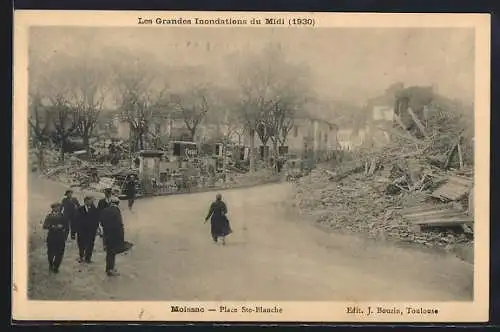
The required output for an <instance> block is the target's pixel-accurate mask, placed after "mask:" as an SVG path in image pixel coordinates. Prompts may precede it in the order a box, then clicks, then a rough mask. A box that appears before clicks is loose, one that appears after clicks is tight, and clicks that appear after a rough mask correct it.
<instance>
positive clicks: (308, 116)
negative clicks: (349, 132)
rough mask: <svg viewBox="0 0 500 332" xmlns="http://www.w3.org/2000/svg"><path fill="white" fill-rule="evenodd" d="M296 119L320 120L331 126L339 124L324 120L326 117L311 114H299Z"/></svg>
mask: <svg viewBox="0 0 500 332" xmlns="http://www.w3.org/2000/svg"><path fill="white" fill-rule="evenodd" d="M295 119H296V120H311V121H318V122H323V123H326V124H328V125H330V126H334V127H335V128H338V126H337V125H336V124H334V123H331V122H329V121H327V120H324V119H321V118H318V117H314V116H310V115H298V116H296V117H295Z"/></svg>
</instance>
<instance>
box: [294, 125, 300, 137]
mask: <svg viewBox="0 0 500 332" xmlns="http://www.w3.org/2000/svg"><path fill="white" fill-rule="evenodd" d="M297 136H299V127H297V126H293V137H297Z"/></svg>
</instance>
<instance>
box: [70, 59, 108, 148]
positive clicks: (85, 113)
mask: <svg viewBox="0 0 500 332" xmlns="http://www.w3.org/2000/svg"><path fill="white" fill-rule="evenodd" d="M89 60H90V61H91V59H88V58H85V59H82V60H81V61H80V62H79V63H78V64H76V66H75V67H74V68H73V73H72V84H71V104H72V107H73V108H74V109H75V111H76V117H77V127H76V132H77V134H78V135H79V136H80V137H81V138H82V140H83V145H84V147H85V149H87V154H90V144H89V142H90V139H91V137H92V136H93V134H94V130H95V128H96V126H97V123H98V120H99V116H100V114H101V112H102V110H103V107H104V101H105V98H106V92H107V89H106V87H107V79H108V77H107V76H106V71H105V70H104V68H103V66H101V65H99V61H98V60H97V59H94V61H92V62H93V63H92V65H90V63H89V62H90V61H89Z"/></svg>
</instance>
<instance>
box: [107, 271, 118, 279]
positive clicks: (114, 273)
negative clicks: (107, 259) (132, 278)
mask: <svg viewBox="0 0 500 332" xmlns="http://www.w3.org/2000/svg"><path fill="white" fill-rule="evenodd" d="M106 274H107V275H108V277H117V276H119V275H120V273H118V272H117V271H116V270H111V271H107V272H106Z"/></svg>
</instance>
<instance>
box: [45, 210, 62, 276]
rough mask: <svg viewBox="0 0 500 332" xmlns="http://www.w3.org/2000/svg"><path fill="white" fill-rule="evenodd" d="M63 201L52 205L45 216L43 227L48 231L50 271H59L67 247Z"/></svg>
mask: <svg viewBox="0 0 500 332" xmlns="http://www.w3.org/2000/svg"><path fill="white" fill-rule="evenodd" d="M61 207H62V204H61V203H53V204H51V205H50V208H51V212H50V213H49V214H48V215H47V216H46V217H45V220H44V223H43V229H45V230H48V233H47V258H48V260H49V272H51V273H58V272H59V266H61V262H62V260H63V257H64V250H65V247H66V238H67V234H66V219H65V218H64V216H63V214H62V212H61Z"/></svg>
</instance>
